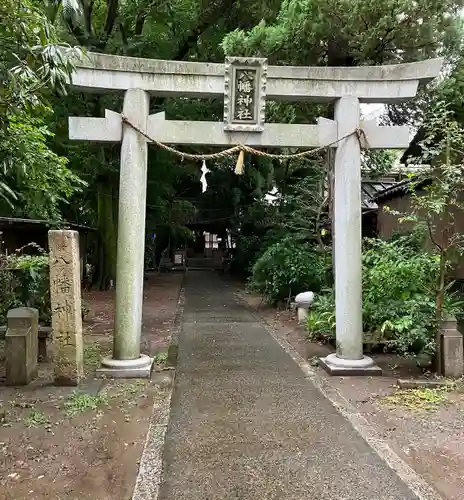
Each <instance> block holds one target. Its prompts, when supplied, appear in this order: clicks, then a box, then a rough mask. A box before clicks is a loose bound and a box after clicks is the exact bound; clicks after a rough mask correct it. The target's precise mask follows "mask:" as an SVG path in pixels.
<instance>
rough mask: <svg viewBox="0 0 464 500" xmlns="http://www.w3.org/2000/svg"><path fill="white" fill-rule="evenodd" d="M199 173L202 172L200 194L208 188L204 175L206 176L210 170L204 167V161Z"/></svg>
mask: <svg viewBox="0 0 464 500" xmlns="http://www.w3.org/2000/svg"><path fill="white" fill-rule="evenodd" d="M201 172H202V175H201V179H200V182H201V185H202V192H203V193H204V192H205V191H206V189H207V188H208V182H207V180H206V174H208V173H209V172H210V170H209V169H208V167H207V166H206V162H205V160H203V165H202V167H201Z"/></svg>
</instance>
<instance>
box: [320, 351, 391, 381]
mask: <svg viewBox="0 0 464 500" xmlns="http://www.w3.org/2000/svg"><path fill="white" fill-rule="evenodd" d="M319 366H321V367H322V368H324V370H325V371H326V372H327V373H328V374H329V375H340V376H350V375H351V376H359V375H367V376H370V377H373V376H379V375H382V369H381V368H380V366H377V365H376V364H375V363H374V360H373V359H372V358H369V357H368V356H364V357H363V359H342V358H339V357H338V356H337V355H336V354H329V355H328V356H327V357H325V358H319Z"/></svg>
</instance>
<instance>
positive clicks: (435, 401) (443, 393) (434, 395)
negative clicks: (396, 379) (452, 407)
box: [382, 384, 454, 412]
mask: <svg viewBox="0 0 464 500" xmlns="http://www.w3.org/2000/svg"><path fill="white" fill-rule="evenodd" d="M453 389H454V386H453V385H452V384H450V385H449V386H443V387H440V388H437V389H429V388H425V387H424V388H419V389H398V390H397V391H396V392H395V393H394V394H392V395H390V396H386V397H385V398H383V399H382V404H384V405H386V406H388V407H389V408H404V409H406V410H410V411H415V412H424V411H434V410H437V409H438V408H440V406H443V405H445V404H447V403H448V393H449V392H450V391H451V390H453Z"/></svg>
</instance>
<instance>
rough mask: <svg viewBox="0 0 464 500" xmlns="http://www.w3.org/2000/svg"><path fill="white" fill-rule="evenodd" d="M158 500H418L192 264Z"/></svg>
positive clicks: (218, 285) (228, 293) (229, 295)
mask: <svg viewBox="0 0 464 500" xmlns="http://www.w3.org/2000/svg"><path fill="white" fill-rule="evenodd" d="M164 459H165V465H164V476H163V480H162V484H161V489H160V496H159V498H160V500H187V499H188V500H219V499H243V500H268V499H282V500H326V499H327V500H328V499H330V500H413V499H414V500H417V497H416V496H415V495H414V494H413V493H412V492H411V491H410V490H409V489H408V488H407V487H406V485H405V484H404V483H403V482H402V481H401V480H400V479H399V478H398V477H397V476H396V474H395V473H394V472H393V471H392V470H391V469H390V468H389V467H388V466H387V465H386V464H385V463H384V462H383V461H382V460H381V459H380V458H379V457H378V456H377V455H376V454H375V452H374V451H372V450H371V448H370V447H369V446H368V445H367V444H366V442H365V441H364V440H363V439H362V438H361V437H360V436H359V434H357V433H356V431H355V430H354V429H353V428H352V427H351V425H350V424H349V422H348V421H347V420H345V419H344V418H343V417H342V416H341V415H340V414H339V413H338V412H337V411H336V410H335V409H334V407H333V406H332V405H331V404H330V403H329V402H328V401H327V400H326V399H325V398H324V397H323V396H322V395H321V393H320V392H319V391H318V390H317V389H316V388H315V387H314V386H313V385H312V384H311V382H310V381H308V380H307V379H305V378H304V375H303V373H302V372H301V370H300V369H299V367H298V366H297V365H296V363H295V362H294V361H293V360H292V359H291V358H290V357H289V356H288V354H286V353H285V352H284V351H283V350H282V348H281V347H280V346H279V345H278V344H277V342H276V341H275V340H274V339H273V338H272V337H271V336H270V335H269V334H268V333H267V331H266V330H265V328H264V327H263V326H261V325H260V323H259V322H258V321H257V319H256V318H255V316H254V315H253V314H252V313H251V312H249V311H248V310H247V309H246V308H244V307H242V306H240V305H239V304H237V303H236V302H235V300H234V296H233V292H232V289H231V288H229V287H227V286H226V285H225V284H224V283H223V282H222V281H221V280H220V278H219V277H217V276H216V275H215V274H213V273H209V272H189V273H188V274H187V278H186V303H185V309H184V315H183V320H182V328H181V332H180V338H179V357H178V367H177V376H176V382H175V387H174V394H173V398H172V409H171V420H170V425H169V427H168V432H167V436H166V446H165V454H164Z"/></svg>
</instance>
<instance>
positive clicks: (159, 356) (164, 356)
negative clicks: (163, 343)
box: [155, 352, 168, 364]
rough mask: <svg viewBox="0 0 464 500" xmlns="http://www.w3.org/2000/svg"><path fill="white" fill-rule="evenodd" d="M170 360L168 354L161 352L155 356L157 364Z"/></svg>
mask: <svg viewBox="0 0 464 500" xmlns="http://www.w3.org/2000/svg"><path fill="white" fill-rule="evenodd" d="M167 360H168V353H167V352H159V353H157V354H155V362H156V363H159V364H161V363H166V362H167Z"/></svg>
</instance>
